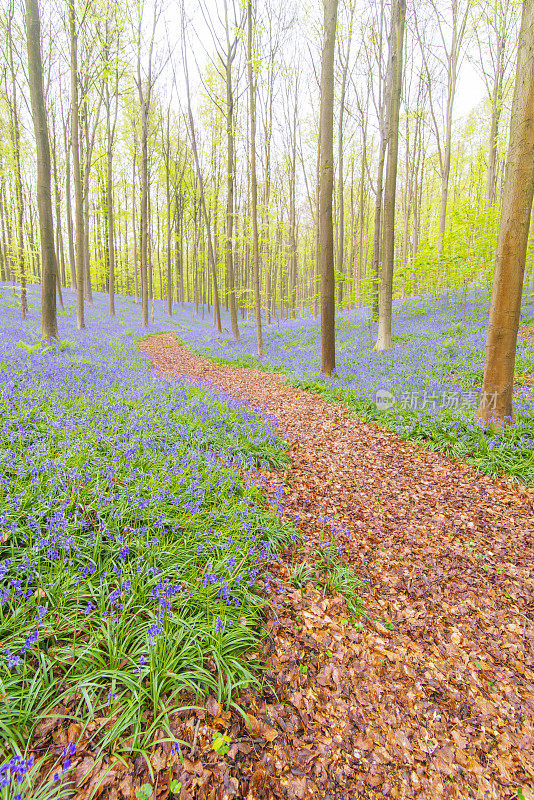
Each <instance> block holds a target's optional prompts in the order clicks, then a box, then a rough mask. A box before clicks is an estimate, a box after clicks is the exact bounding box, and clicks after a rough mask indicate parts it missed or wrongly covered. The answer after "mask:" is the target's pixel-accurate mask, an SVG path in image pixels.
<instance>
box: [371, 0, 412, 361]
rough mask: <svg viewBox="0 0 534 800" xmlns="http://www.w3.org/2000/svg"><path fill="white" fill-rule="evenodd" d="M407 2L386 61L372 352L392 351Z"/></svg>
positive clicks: (400, 6) (397, 11)
mask: <svg viewBox="0 0 534 800" xmlns="http://www.w3.org/2000/svg"><path fill="white" fill-rule="evenodd" d="M405 18H406V0H393V2H392V5H391V32H390V39H389V58H388V78H387V84H388V90H387V108H388V111H387V165H386V181H385V186H384V209H383V220H382V270H381V274H380V308H379V316H378V337H377V340H376V346H375V350H387V349H388V348H389V347H391V310H392V300H393V263H394V258H395V196H396V189H397V162H398V152H399V108H400V100H401V91H402V50H403V42H404V21H405Z"/></svg>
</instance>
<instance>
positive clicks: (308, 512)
mask: <svg viewBox="0 0 534 800" xmlns="http://www.w3.org/2000/svg"><path fill="white" fill-rule="evenodd" d="M141 348H142V350H143V352H144V353H145V354H146V355H147V356H149V357H150V358H151V359H152V361H153V362H154V365H155V367H156V369H157V370H158V371H159V372H162V373H164V374H165V375H167V376H182V375H186V376H188V377H189V378H192V379H194V380H198V381H206V382H209V383H210V384H212V385H214V386H216V387H218V388H220V389H222V390H224V391H225V392H227V393H229V394H231V395H233V396H235V397H237V398H240V399H242V400H246V401H248V402H249V403H250V405H251V406H252V407H253V408H255V409H257V410H258V411H260V412H262V413H266V414H268V415H270V416H271V417H274V418H276V420H278V422H279V424H280V431H281V433H282V435H285V436H286V437H287V438H288V439H289V440H290V441H291V442H292V446H291V449H290V455H291V465H290V466H289V467H288V469H287V470H286V471H285V472H284V473H278V474H273V473H271V474H268V475H263V476H262V479H263V488H264V491H265V493H266V495H267V496H270V497H271V499H273V502H274V498H275V496H276V492H277V489H279V487H280V486H283V487H284V510H283V514H284V517H285V518H288V519H292V520H293V521H295V522H296V524H298V525H299V527H300V528H301V530H302V532H303V534H304V535H305V537H307V538H306V539H305V547H304V554H303V555H301V557H303V558H306V557H307V556H306V553H308V554H309V556H310V559H311V556H312V553H313V550H314V548H316V546H317V544H318V543H319V542H320V541H322V540H324V539H325V538H330V539H334V538H335V540H336V543H337V544H338V545H341V546H344V547H345V548H346V550H347V553H348V557H349V560H350V564H351V566H352V568H353V569H354V571H355V572H356V573H357V574H358V575H359V576H360V577H361V578H362V579H363V580H364V581H365V588H364V590H363V592H362V600H363V603H364V605H365V607H366V609H367V611H368V614H369V616H368V617H367V618H365V619H363V620H362V622H363V625H362V626H361V627H360V628H358V627H357V626H354V625H351V624H349V622H348V620H347V618H348V614H347V610H346V607H345V605H344V603H343V600H342V598H341V597H340V596H338V595H335V594H333V595H327V596H324V592H323V590H322V589H321V588H320V587H318V586H317V585H315V584H314V582H313V581H309V582H308V583H307V584H305V586H304V588H303V590H302V591H300V590H295V589H293V588H292V587H291V585H290V567H291V564H290V563H288V559H290V558H291V555H288V557H287V559H286V560H285V561H282V562H281V563H280V564H279V565H277V566H276V567H275V569H274V576H275V581H274V583H273V586H272V595H271V596H272V599H273V602H274V603H276V607H275V609H274V611H273V613H272V616H271V618H270V619H269V621H268V627H269V630H270V633H271V637H270V638H269V639H268V640H267V641H266V651H265V653H264V658H265V661H266V663H267V668H268V672H267V677H268V678H269V679H270V683H271V687H272V688H271V689H269V688H268V689H267V690H266V692H265V693H264V696H263V698H259V697H253V696H252V694H250V693H249V694H247V693H244V694H243V695H242V697H241V703H242V704H243V703H245V704H246V705H244V708H245V710H246V712H247V713H248V714H249V717H248V725H246V724H245V723H243V722H241V723H240V722H239V721H238V718H237V717H236V715H235V714H232V715H229V714H228V715H227V718H226V719H224V718H222V713H221V717H219V721H218V722H217V725H218V726H219V728H220V729H221V730H224V731H227V732H228V733H229V734H230V738H231V741H232V742H233V744H232V746H231V748H230V751H229V753H228V754H227V755H226V756H225V758H224V759H218V761H217V763H215V764H211V765H210V764H208V763H206V762H205V759H204V760H201V759H199V760H198V761H196V762H193V761H191V762H189V761H188V760H187V759H185V761H184V764H183V766H180V767H179V768H177V769H178V771H177V772H176V770H175V772H176V775H178V777H180V778H181V780H182V783H183V788H182V794H181V795H180V797H181V800H188V798H193V797H194V798H226V797H228V798H230V797H246V798H248V800H256V798H258V800H259V798H272V797H276V798H287V800H290V799H291V800H293V798H297V799H298V800H304V798H332V800H333V799H334V798H339V799H341V798H343V799H345V798H360V797H361V798H379V797H380V798H383V797H391V798H427V799H428V800H432V799H433V798H488V800H493V798H495V800H497V798H514V797H517V792H518V788H519V787H525V796H528V795H527V793H528V792H529V788H528V787H532V785H534V755H533V745H534V724H533V723H534V650H533V639H532V636H533V633H534V617H533V610H534V609H533V591H534V571H533V568H532V565H533V561H532V555H533V532H534V511H533V498H534V493H533V491H532V490H530V489H526V488H524V487H514V486H513V485H512V483H511V481H509V480H507V479H502V480H495V479H491V478H489V477H485V476H482V477H481V476H478V475H476V474H475V473H474V472H473V470H472V469H471V468H469V467H467V466H464V465H461V464H453V463H451V462H449V461H447V460H446V459H445V458H443V457H442V456H440V455H438V454H436V453H433V452H431V451H425V450H422V449H418V448H416V447H415V446H413V445H411V444H410V443H407V442H404V441H402V440H401V439H399V438H398V437H397V436H395V435H394V434H392V433H389V432H387V431H384V430H381V429H380V428H378V427H377V426H375V425H372V424H369V423H365V422H361V421H359V420H358V419H357V418H355V417H354V416H353V415H351V414H350V413H349V412H348V411H347V410H346V409H345V408H344V407H343V406H341V405H335V404H328V403H325V402H324V401H323V400H322V399H320V398H319V397H317V396H315V395H312V394H310V393H307V392H303V391H300V390H298V389H294V388H291V387H289V386H287V385H285V384H284V383H283V382H282V381H281V380H280V379H279V378H278V377H277V376H275V375H272V374H269V373H258V372H255V371H253V370H250V369H234V368H231V367H221V366H218V365H215V364H213V363H211V362H208V361H206V360H204V359H201V358H199V357H197V356H195V355H193V354H191V352H190V351H188V350H187V349H185V348H183V347H181V346H179V345H178V344H177V342H176V341H175V340H174V338H173V336H172V335H171V334H164V335H161V336H157V337H151V338H150V339H148V340H146V341H145V342H143V343H142V345H141ZM276 579H277V580H278V588H281V587H283V586H285V587H286V589H285V590H284V591H278V590H277V583H276ZM217 713H219V712H218V711H217ZM236 720H237V721H236ZM214 721H217V719H216V718H214V717H213V715H212V716H211V717H210V716H209V714H208V716H207V718H206V720H205V722H204V721H203V723H202V725H203V727H202V728H201V734H200V736H201V737H202V736H205V735H207V733H206V732H205V730H204V729H206V730H208V729H209V728H210V725H211V726H212V727H215V728H216V727H217V725H215V726H213V725H212V723H213V722H214ZM208 723H209V725H208ZM206 725H208V727H207V728H206ZM212 756H213V754H212ZM168 785H169V783H168V782H167V783H165V782H164V783H163V784H162V792H163V794H162V795H161V796H168V788H167V789H166V792H167V794H165V789H164V787H165V786H167V787H168ZM115 796H118V797H120V795H115Z"/></svg>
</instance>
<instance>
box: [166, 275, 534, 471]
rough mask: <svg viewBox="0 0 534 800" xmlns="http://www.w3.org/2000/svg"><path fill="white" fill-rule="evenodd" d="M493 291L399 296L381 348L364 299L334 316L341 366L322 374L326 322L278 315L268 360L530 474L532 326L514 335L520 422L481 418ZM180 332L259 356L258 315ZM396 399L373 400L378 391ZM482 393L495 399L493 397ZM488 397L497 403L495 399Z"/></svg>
mask: <svg viewBox="0 0 534 800" xmlns="http://www.w3.org/2000/svg"><path fill="white" fill-rule="evenodd" d="M488 316H489V295H488V291H487V290H485V289H482V288H477V287H475V286H472V287H469V288H468V290H466V291H465V292H447V293H445V294H442V295H427V296H423V297H418V298H410V299H406V300H398V301H395V302H394V308H393V347H392V348H391V349H389V350H386V351H384V352H380V353H378V352H375V350H374V345H375V342H376V338H377V325H376V322H373V321H371V320H370V318H369V311H368V309H363V308H361V309H352V310H350V311H345V312H343V313H340V314H338V315H337V316H336V373H335V375H333V376H332V377H330V378H325V377H324V376H322V375H320V374H319V368H320V363H321V342H320V322H319V320H318V319H316V318H313V317H312V316H306V317H299V318H297V319H293V320H291V319H288V320H276V321H275V322H274V323H273V324H272V325H271V326H269V327H265V329H264V332H263V341H264V358H263V365H264V366H267V367H268V368H269V369H275V370H278V371H280V372H282V373H284V374H285V375H286V376H287V378H289V379H290V380H291V382H292V383H296V384H297V385H299V386H301V387H303V388H312V389H314V390H316V391H320V392H321V393H323V394H324V395H325V396H326V397H327V398H333V399H339V400H347V401H348V402H349V403H351V404H352V405H353V406H354V407H356V408H357V409H358V410H359V411H360V413H362V414H363V415H364V416H366V417H367V418H369V419H373V420H376V421H378V422H381V423H382V424H384V425H385V426H387V427H388V428H390V429H391V430H393V431H395V432H396V433H398V434H399V435H400V436H402V437H404V438H408V439H414V440H421V441H422V440H425V441H427V442H430V443H431V444H432V446H434V447H436V448H437V449H440V450H442V451H443V452H445V453H447V454H448V455H453V456H458V457H460V458H463V459H465V460H467V461H469V462H470V463H473V464H474V465H475V466H477V467H478V468H480V469H484V470H485V471H489V472H496V473H500V472H511V473H512V474H515V475H518V476H520V477H522V478H523V479H524V480H527V481H529V482H531V483H532V482H534V468H533V466H532V463H531V461H532V459H531V455H532V448H533V441H534V399H533V393H532V385H533V383H534V377H530V376H534V347H533V336H532V334H531V335H530V336H528V335H527V336H523V335H520V336H519V339H518V347H517V358H516V374H519V375H522V376H524V379H523V380H522V379H519V380H518V381H517V384H518V385H517V386H516V388H515V393H514V413H515V425H513V426H512V427H511V429H508V430H507V432H506V433H505V434H504V435H499V436H495V437H493V436H492V435H489V434H488V431H487V430H481V427H480V425H479V424H478V423H477V422H476V421H475V416H476V409H477V408H478V406H479V405H480V402H481V400H482V397H481V388H480V387H481V385H482V378H483V368H484V352H485V342H486V330H487V324H488ZM521 319H522V323H524V324H525V330H526V331H528V330H532V329H533V328H534V305H533V297H532V295H531V293H530V292H529V291H528V290H526V291H525V295H524V298H523V306H522V317H521ZM179 335H180V337H181V338H182V339H183V340H184V341H186V342H187V343H188V345H189V346H191V347H192V348H193V349H194V350H195V352H199V353H201V354H205V355H208V356H211V357H215V358H219V359H224V360H230V361H235V362H236V363H241V364H248V365H251V366H253V365H254V364H256V363H258V362H257V357H256V339H255V329H254V326H253V324H252V323H251V322H250V323H245V324H244V325H242V326H241V338H240V340H239V341H235V340H234V339H232V338H231V335H230V332H229V331H228V330H225V331H224V332H223V334H218V333H217V332H206V331H202V330H200V329H199V328H198V327H196V326H193V325H191V326H190V328H189V330H180V332H179ZM380 392H385V393H386V394H387V397H388V398H389V399H390V400H391V406H388V407H387V409H386V410H380V409H378V410H377V405H376V399H377V393H380ZM485 402H487V403H491V402H492V399H491V397H489V398H486V400H485ZM490 407H491V406H490Z"/></svg>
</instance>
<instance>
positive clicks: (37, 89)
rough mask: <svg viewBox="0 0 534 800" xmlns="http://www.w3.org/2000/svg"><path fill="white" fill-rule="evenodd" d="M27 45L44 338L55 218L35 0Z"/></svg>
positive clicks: (51, 311) (50, 329)
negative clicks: (35, 166)
mask: <svg viewBox="0 0 534 800" xmlns="http://www.w3.org/2000/svg"><path fill="white" fill-rule="evenodd" d="M26 45H27V50H28V80H29V84H30V99H31V107H32V117H33V127H34V131H35V142H36V146H37V207H38V209H39V230H40V234H41V268H42V278H41V285H42V295H41V320H42V334H43V339H45V340H49V339H57V338H58V331H57V315H56V276H57V260H56V251H55V247H54V218H53V212H52V195H51V191H50V144H49V139H48V123H47V119H46V107H45V100H44V91H43V64H42V60H41V25H40V20H39V6H38V0H26Z"/></svg>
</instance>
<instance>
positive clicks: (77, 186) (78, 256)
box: [68, 0, 85, 330]
mask: <svg viewBox="0 0 534 800" xmlns="http://www.w3.org/2000/svg"><path fill="white" fill-rule="evenodd" d="M68 16H69V42H70V93H71V97H70V103H71V106H70V124H71V140H70V145H71V151H72V172H73V176H72V177H73V180H74V219H75V230H76V243H75V261H76V321H77V325H78V330H81V329H82V328H85V314H84V311H85V309H84V302H83V286H84V242H85V235H84V220H83V192H82V175H81V169H80V109H79V105H78V35H77V32H76V11H75V8H74V0H69V5H68Z"/></svg>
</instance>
